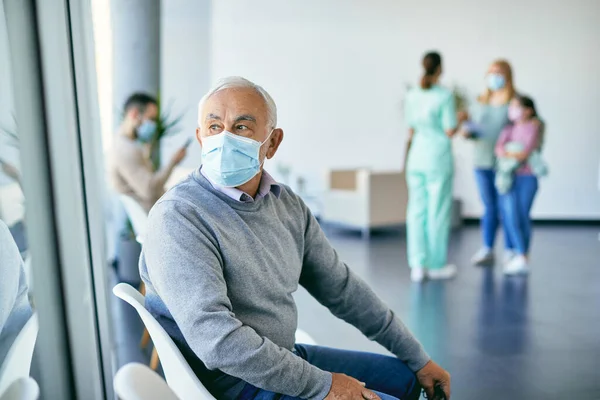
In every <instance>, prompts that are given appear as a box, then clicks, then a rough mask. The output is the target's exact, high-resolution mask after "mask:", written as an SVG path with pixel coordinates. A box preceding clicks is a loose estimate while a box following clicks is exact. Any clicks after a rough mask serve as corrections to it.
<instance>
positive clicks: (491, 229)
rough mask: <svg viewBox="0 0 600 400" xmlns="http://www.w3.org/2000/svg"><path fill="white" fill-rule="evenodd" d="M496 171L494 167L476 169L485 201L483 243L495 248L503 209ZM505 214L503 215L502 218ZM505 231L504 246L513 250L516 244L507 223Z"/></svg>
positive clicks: (503, 226)
mask: <svg viewBox="0 0 600 400" xmlns="http://www.w3.org/2000/svg"><path fill="white" fill-rule="evenodd" d="M495 179H496V172H495V171H494V170H493V169H476V170H475V180H476V181H477V187H478V188H479V195H480V196H481V201H482V202H483V207H484V211H483V217H482V219H481V233H482V236H483V245H484V246H485V247H486V248H488V249H493V248H494V242H495V241H496V231H497V230H498V225H499V223H500V220H501V209H500V204H499V197H500V194H499V193H498V190H497V189H496V185H495V183H494V181H495ZM503 219H504V216H502V220H503ZM502 228H503V229H502V230H503V232H504V248H505V249H506V250H513V248H514V245H513V242H512V240H511V237H510V235H509V233H508V229H507V227H506V224H504V223H503V224H502Z"/></svg>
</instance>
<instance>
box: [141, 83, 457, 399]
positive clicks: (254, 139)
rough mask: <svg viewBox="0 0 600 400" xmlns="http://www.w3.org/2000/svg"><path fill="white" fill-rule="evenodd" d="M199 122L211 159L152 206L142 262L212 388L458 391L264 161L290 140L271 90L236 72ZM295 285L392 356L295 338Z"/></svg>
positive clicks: (291, 392) (159, 305)
mask: <svg viewBox="0 0 600 400" xmlns="http://www.w3.org/2000/svg"><path fill="white" fill-rule="evenodd" d="M198 125H199V127H198V129H197V130H196V136H197V138H198V141H199V142H200V144H201V146H202V153H203V165H202V166H201V167H200V169H198V170H197V171H196V172H194V173H193V174H192V175H190V176H189V177H188V178H187V179H186V180H185V181H183V182H182V183H180V184H179V185H177V186H176V187H174V188H173V189H171V190H170V191H169V192H167V194H166V195H165V196H163V197H162V199H161V200H159V201H158V203H157V204H156V205H155V206H154V208H153V209H152V211H151V212H150V216H149V221H148V234H147V238H146V241H145V243H144V249H143V253H142V258H141V261H140V268H141V273H142V277H143V279H144V281H145V283H146V293H147V296H146V307H147V308H148V309H149V310H150V312H151V313H152V314H153V315H154V316H155V317H156V318H157V319H158V321H159V322H160V324H161V325H162V326H163V327H164V328H165V329H166V330H167V332H169V334H170V335H171V337H172V338H173V340H174V341H175V342H176V343H177V345H178V346H179V348H180V349H181V351H182V352H183V354H184V356H185V357H186V359H187V360H188V362H189V363H190V365H191V366H192V368H193V369H194V371H195V372H196V374H197V375H198V377H199V378H200V380H201V381H202V382H203V383H204V384H205V386H206V387H207V388H208V389H209V390H210V391H211V392H212V393H213V395H214V396H215V397H217V398H218V399H280V398H285V399H295V398H302V399H324V398H325V399H363V398H364V399H377V398H382V399H394V398H401V399H417V398H418V397H419V392H420V389H421V386H423V387H424V388H425V390H426V392H427V393H428V395H429V398H430V399H431V398H434V396H436V395H439V396H440V397H441V394H442V393H441V392H442V391H443V392H445V394H446V397H449V394H450V377H449V375H448V373H447V372H446V371H444V370H443V369H442V368H441V367H439V366H438V365H437V364H435V363H434V362H433V361H431V360H430V359H429V357H428V356H427V354H426V353H425V351H424V350H423V348H422V347H421V345H420V344H419V342H418V341H417V340H416V339H415V338H414V337H413V336H412V335H411V333H410V332H409V331H408V329H407V328H406V327H405V326H404V325H403V324H402V322H401V321H400V320H399V319H398V317H396V315H395V314H394V312H393V311H392V310H390V309H389V308H388V307H387V306H386V305H385V304H384V303H383V302H382V301H381V300H380V299H379V298H378V297H377V296H376V295H375V293H374V292H373V291H372V290H371V289H370V288H369V287H368V286H367V285H366V284H365V283H364V282H363V281H362V280H360V279H359V278H358V277H357V276H355V275H354V274H353V273H352V271H351V270H350V268H348V266H347V265H346V264H344V263H343V262H342V261H341V260H340V258H339V256H338V254H337V253H336V252H335V250H334V249H333V248H332V247H331V245H330V244H329V242H328V241H327V239H326V237H325V235H324V234H323V232H322V230H321V228H320V227H319V224H318V223H317V221H316V220H315V218H314V217H313V216H312V215H311V213H310V211H309V209H308V208H307V207H306V205H305V204H304V203H303V202H302V199H300V198H299V197H298V196H297V195H296V194H294V193H293V192H292V191H291V190H290V189H289V188H288V187H286V186H283V185H279V184H277V183H276V182H275V181H274V180H273V178H272V177H271V176H270V175H269V174H268V173H267V172H266V171H263V169H262V165H263V163H264V161H265V159H267V158H268V159H270V158H272V157H273V156H274V155H275V153H276V152H277V149H278V148H279V145H280V144H281V141H282V140H283V131H282V130H281V129H279V128H277V110H276V106H275V103H274V101H273V99H272V98H271V97H270V96H269V94H268V93H267V92H266V91H265V90H264V89H263V88H261V87H260V86H257V85H255V84H253V83H252V82H249V81H247V80H246V79H243V78H236V77H234V78H226V79H224V80H222V81H221V82H220V83H219V84H218V85H217V86H216V87H215V88H214V89H213V90H211V91H210V92H209V93H208V94H206V95H205V96H204V98H203V99H202V100H201V102H200V106H199V115H198ZM298 285H302V286H303V287H305V288H306V289H307V290H308V292H310V293H311V295H312V296H314V297H315V298H316V299H317V300H318V301H319V302H321V304H323V305H325V306H326V307H328V308H329V309H330V310H331V312H332V313H333V314H334V315H335V316H337V317H339V318H342V319H344V320H345V321H347V322H349V323H350V324H352V325H354V326H355V327H357V328H358V329H360V330H361V331H362V332H363V333H364V334H365V335H366V336H367V337H369V338H370V339H372V340H375V341H377V342H378V343H380V344H381V345H383V346H384V347H385V348H387V349H388V350H389V351H391V352H392V353H393V354H395V355H396V357H388V356H383V355H375V354H368V353H359V352H350V351H342V350H334V349H330V348H325V347H318V346H306V345H298V344H296V343H295V340H294V333H295V330H296V327H297V311H296V305H295V303H294V299H293V297H292V294H293V293H294V292H295V291H296V290H297V289H298ZM434 393H436V394H434Z"/></svg>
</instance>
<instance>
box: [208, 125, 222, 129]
mask: <svg viewBox="0 0 600 400" xmlns="http://www.w3.org/2000/svg"><path fill="white" fill-rule="evenodd" d="M209 129H212V130H216V129H220V127H219V125H216V124H214V125H211V126H210V127H209Z"/></svg>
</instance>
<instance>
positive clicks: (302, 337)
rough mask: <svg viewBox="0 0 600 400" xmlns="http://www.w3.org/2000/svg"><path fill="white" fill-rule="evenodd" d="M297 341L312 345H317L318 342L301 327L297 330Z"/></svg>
mask: <svg viewBox="0 0 600 400" xmlns="http://www.w3.org/2000/svg"><path fill="white" fill-rule="evenodd" d="M296 343H302V344H308V345H311V346H316V345H317V342H315V341H314V339H313V338H312V337H310V335H309V334H308V333H306V332H304V331H302V330H300V329H298V330H297V331H296Z"/></svg>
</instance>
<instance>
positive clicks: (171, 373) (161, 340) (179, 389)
mask: <svg viewBox="0 0 600 400" xmlns="http://www.w3.org/2000/svg"><path fill="white" fill-rule="evenodd" d="M113 293H114V294H115V296H117V297H119V298H120V299H122V300H125V301H126V302H127V303H129V304H131V305H132V306H133V307H134V308H135V309H136V311H137V312H138V314H139V315H140V317H141V318H142V321H143V322H144V325H145V326H146V329H148V332H150V337H151V338H152V342H154V347H155V348H156V350H157V351H158V355H159V357H160V362H161V364H162V367H163V371H164V373H165V378H166V380H167V383H168V384H169V387H170V388H171V389H172V390H173V391H174V392H175V394H176V395H177V396H178V397H179V398H180V399H181V400H187V399H190V400H191V399H195V400H215V398H214V397H213V396H212V395H211V394H210V392H209V391H208V390H207V389H206V388H205V387H204V385H202V382H200V380H199V379H198V377H197V376H196V374H195V373H194V371H192V369H191V368H190V366H189V364H188V363H187V361H186V360H185V358H183V355H182V354H181V352H180V351H179V349H178V348H177V346H176V345H175V343H174V342H173V340H172V339H171V337H170V336H169V335H168V334H167V332H166V331H165V330H164V329H163V327H162V326H160V324H159V323H158V321H157V320H156V319H155V318H154V317H153V316H152V315H151V314H150V313H149V312H148V310H146V307H145V306H144V303H145V299H144V296H143V295H142V294H141V293H140V292H138V291H137V290H135V289H134V288H133V287H132V286H130V285H128V284H126V283H119V284H118V285H116V286H115V287H114V288H113Z"/></svg>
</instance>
